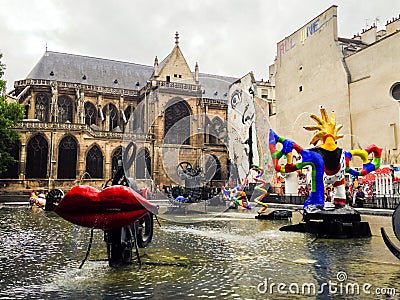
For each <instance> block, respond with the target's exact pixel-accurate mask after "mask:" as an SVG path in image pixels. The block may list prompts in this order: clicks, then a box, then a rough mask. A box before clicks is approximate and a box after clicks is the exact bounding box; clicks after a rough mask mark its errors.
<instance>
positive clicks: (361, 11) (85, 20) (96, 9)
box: [0, 0, 400, 88]
mask: <svg viewBox="0 0 400 300" xmlns="http://www.w3.org/2000/svg"><path fill="white" fill-rule="evenodd" d="M333 4H337V5H338V29H339V36H343V37H352V36H353V34H355V33H357V32H360V31H361V29H362V28H364V27H365V24H366V22H368V21H367V20H366V19H368V20H370V22H371V24H372V20H373V19H375V18H376V17H379V19H380V21H381V24H378V26H379V27H384V24H385V23H386V20H388V19H391V18H392V17H395V16H398V14H399V13H400V1H398V0H381V1H379V2H378V1H376V2H375V1H373V2H360V1H356V0H338V1H336V2H335V3H333V2H332V3H329V1H318V0H303V1H298V0H279V1H278V0H276V1H272V0H249V1H243V0H185V1H181V0H168V1H167V0H150V1H129V0H114V1H97V0H85V1H81V0H68V1H66V0H35V1H32V0H3V1H2V9H1V10H0V34H1V39H0V52H2V53H3V63H6V64H7V70H6V74H5V78H6V79H7V80H8V87H9V88H11V86H12V83H13V82H14V81H15V80H19V79H23V78H24V77H25V76H26V75H27V74H28V73H29V71H30V70H31V69H32V68H33V66H34V64H35V63H36V62H37V61H38V60H39V59H40V57H41V56H42V55H43V53H44V50H45V45H46V42H47V44H48V47H49V50H53V51H60V52H67V53H74V54H81V55H89V56H95V57H103V58H110V59H117V60H123V61H131V62H135V63H141V64H146V65H152V64H153V61H154V57H155V56H156V55H157V56H158V58H159V60H162V59H164V57H165V56H166V55H168V54H169V52H170V51H171V49H172V47H173V46H174V35H175V31H179V33H180V46H181V48H182V51H183V53H184V55H185V57H186V59H187V61H188V64H189V66H190V67H191V68H192V69H193V68H194V65H195V63H196V62H198V63H199V67H200V71H201V72H205V73H213V74H220V75H229V76H237V77H241V76H243V75H245V74H247V73H248V72H249V71H254V73H255V75H256V77H257V78H258V79H261V78H264V79H266V78H268V66H269V65H270V64H271V63H272V62H273V60H274V57H275V52H276V43H277V42H279V41H280V40H282V39H283V38H284V37H285V36H288V35H290V34H291V33H293V32H294V31H295V30H297V29H298V28H300V27H301V26H303V25H304V24H306V23H307V22H308V21H309V20H311V19H312V18H314V17H315V16H317V15H318V14H320V13H321V12H322V11H324V10H325V9H327V8H328V7H330V6H331V5H333Z"/></svg>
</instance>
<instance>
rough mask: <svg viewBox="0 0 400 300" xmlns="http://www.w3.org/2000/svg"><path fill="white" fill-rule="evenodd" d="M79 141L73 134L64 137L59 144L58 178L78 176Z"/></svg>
mask: <svg viewBox="0 0 400 300" xmlns="http://www.w3.org/2000/svg"><path fill="white" fill-rule="evenodd" d="M77 155H78V147H77V142H76V140H75V139H74V138H73V137H72V136H70V135H69V136H66V137H64V138H63V139H62V140H61V142H60V144H59V146H58V168H57V178H59V179H74V178H76V160H77Z"/></svg>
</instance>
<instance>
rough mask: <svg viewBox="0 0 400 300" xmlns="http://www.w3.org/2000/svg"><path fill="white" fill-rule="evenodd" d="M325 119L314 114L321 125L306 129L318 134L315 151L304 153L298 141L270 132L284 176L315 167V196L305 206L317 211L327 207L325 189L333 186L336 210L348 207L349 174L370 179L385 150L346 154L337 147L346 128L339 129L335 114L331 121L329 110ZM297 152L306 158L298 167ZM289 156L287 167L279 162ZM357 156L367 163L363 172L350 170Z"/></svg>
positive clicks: (278, 168)
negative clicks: (294, 156) (370, 173)
mask: <svg viewBox="0 0 400 300" xmlns="http://www.w3.org/2000/svg"><path fill="white" fill-rule="evenodd" d="M320 111H321V118H319V117H317V116H316V115H314V114H311V115H310V117H311V119H313V120H314V121H315V122H316V123H317V125H310V126H305V127H304V128H305V129H306V130H310V131H315V133H314V136H313V137H312V139H311V141H310V144H312V145H314V146H316V145H317V144H318V142H319V145H317V146H316V147H314V148H311V149H304V148H302V147H301V146H299V145H298V144H296V143H295V142H294V141H291V140H288V139H285V138H283V137H280V136H278V135H277V134H276V133H275V132H274V131H273V130H272V129H271V130H270V137H269V147H270V151H271V154H272V160H273V163H274V166H275V170H276V171H278V172H281V173H288V172H294V171H297V170H301V169H302V168H304V167H305V166H308V165H309V166H311V167H312V184H311V193H310V196H309V197H308V198H307V200H306V201H305V202H304V207H303V208H306V207H308V206H309V205H314V206H317V207H323V206H324V185H325V184H331V185H333V187H334V190H335V198H334V199H333V201H334V204H335V206H336V207H340V206H344V205H345V204H346V195H345V177H344V175H345V172H347V173H350V174H352V175H366V174H368V173H369V172H371V171H374V170H376V169H378V168H379V166H380V158H381V152H382V149H381V148H379V147H377V146H376V145H370V146H369V147H367V148H365V149H364V150H361V149H355V150H350V151H345V150H343V149H341V148H339V147H338V146H337V144H336V142H337V140H338V139H340V138H342V137H343V135H340V134H338V132H339V130H340V129H341V128H342V125H336V118H335V113H334V112H332V114H331V117H330V118H329V117H328V114H327V112H326V109H325V108H323V107H321V108H320ZM278 143H280V144H282V149H281V150H277V149H276V145H277V144H278ZM293 150H295V151H296V152H297V153H298V154H299V155H300V156H301V158H302V161H301V162H299V163H296V164H293V163H292V159H291V157H292V152H293ZM371 153H373V155H374V159H373V161H372V162H369V160H368V155H369V154H371ZM283 155H286V157H287V161H286V164H285V165H280V164H279V159H280V158H281V157H282V156H283ZM353 156H359V157H360V158H361V159H362V160H363V168H362V170H361V171H357V170H355V169H352V168H350V161H351V159H352V157H353Z"/></svg>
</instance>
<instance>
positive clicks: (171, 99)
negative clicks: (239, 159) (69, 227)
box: [1, 33, 238, 192]
mask: <svg viewBox="0 0 400 300" xmlns="http://www.w3.org/2000/svg"><path fill="white" fill-rule="evenodd" d="M237 79H238V78H233V77H227V76H218V75H211V74H202V73H200V72H199V67H198V65H197V63H196V66H195V69H194V72H192V71H191V69H190V67H189V66H188V64H187V62H186V60H185V57H184V56H183V54H182V51H181V48H180V47H179V36H178V33H177V34H176V36H175V45H174V47H173V49H172V51H171V53H170V54H169V55H168V56H167V57H166V58H165V59H164V60H163V61H161V62H160V63H159V62H158V58H157V57H156V58H155V60H154V64H153V66H151V65H150V66H149V65H140V64H135V63H130V62H122V61H114V60H108V59H102V58H95V57H88V56H80V55H73V54H66V53H58V52H52V51H46V52H45V53H44V55H43V56H42V57H41V59H40V60H39V62H38V63H37V64H36V65H35V66H34V67H33V69H32V71H31V72H30V73H29V74H28V76H27V77H26V79H24V80H20V81H16V82H15V83H14V88H15V89H14V91H13V92H12V93H10V94H9V97H11V98H13V99H14V101H18V102H19V103H21V104H22V105H23V106H24V107H25V119H24V120H23V122H21V124H20V125H19V127H18V128H17V129H18V130H19V131H20V132H21V139H20V143H18V144H16V145H15V147H14V148H13V149H12V150H11V151H12V154H13V156H14V157H15V158H16V159H17V160H18V163H16V164H15V165H13V166H11V167H10V168H9V170H8V171H7V172H5V173H3V174H1V178H2V179H1V181H2V183H3V188H4V189H3V190H4V191H5V192H7V191H15V190H18V191H29V190H50V189H52V188H61V189H63V190H68V189H70V188H71V187H72V186H74V185H76V184H79V183H82V184H89V185H92V186H94V187H96V188H101V187H102V186H103V184H104V183H105V182H106V181H107V180H108V179H109V178H111V177H112V176H113V174H114V173H115V171H116V170H117V167H118V161H119V160H120V159H121V156H122V153H123V149H124V147H125V146H126V145H124V144H123V141H124V132H126V131H129V132H130V133H131V134H130V138H131V139H132V140H134V141H135V143H136V145H137V150H136V157H135V159H136V163H135V164H133V165H134V166H133V170H132V174H131V175H132V177H134V178H136V181H137V184H138V186H139V187H140V186H141V185H142V186H144V185H146V186H149V185H150V184H151V183H153V184H155V185H157V186H159V187H160V188H162V185H170V184H176V183H182V182H179V178H174V175H173V174H172V175H171V173H174V170H172V171H171V170H170V171H168V170H166V168H165V166H164V165H165V157H164V158H163V151H164V152H165V151H167V152H168V149H177V148H179V157H178V158H177V162H189V163H190V164H191V165H192V166H198V167H201V168H202V169H203V172H205V173H207V172H206V171H205V170H207V167H208V165H210V164H213V165H215V166H216V168H214V169H213V170H214V171H213V172H212V174H204V176H205V177H206V181H207V182H208V183H207V184H208V185H210V186H215V187H217V186H221V183H222V182H224V181H225V180H226V179H227V178H228V168H227V165H228V157H227V149H226V143H225V142H226V128H225V127H226V125H225V124H226V122H225V120H226V113H227V98H228V90H229V86H230V85H231V84H232V83H233V82H235V81H236V80H237ZM133 115H135V120H134V121H133V122H130V121H129V120H131V121H132V119H131V116H133ZM187 117H190V118H187ZM185 118H186V121H185V122H184V123H183V124H182V122H179V121H182V120H185ZM177 123H179V126H175V125H176V124H177ZM128 127H129V128H128ZM128 129H129V130H128ZM167 133H168V134H167ZM165 149H167V150H165ZM175 167H176V166H174V168H175ZM151 180H152V181H151Z"/></svg>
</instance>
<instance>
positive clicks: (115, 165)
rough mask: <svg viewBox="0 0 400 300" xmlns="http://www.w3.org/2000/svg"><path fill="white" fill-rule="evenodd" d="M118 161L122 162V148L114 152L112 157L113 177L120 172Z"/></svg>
mask: <svg viewBox="0 0 400 300" xmlns="http://www.w3.org/2000/svg"><path fill="white" fill-rule="evenodd" d="M118 161H121V162H122V147H118V148H116V149H115V150H114V152H113V153H112V157H111V177H113V176H114V174H115V173H116V172H117V171H118Z"/></svg>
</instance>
